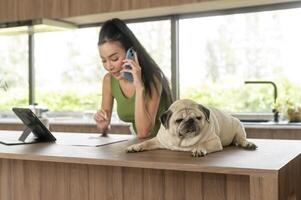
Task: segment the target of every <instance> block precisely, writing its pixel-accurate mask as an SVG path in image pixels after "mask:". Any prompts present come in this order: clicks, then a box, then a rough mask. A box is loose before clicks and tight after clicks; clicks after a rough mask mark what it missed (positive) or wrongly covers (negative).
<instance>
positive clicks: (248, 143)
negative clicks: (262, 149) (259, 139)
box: [244, 141, 257, 150]
mask: <svg viewBox="0 0 301 200" xmlns="http://www.w3.org/2000/svg"><path fill="white" fill-rule="evenodd" d="M244 148H245V149H248V150H255V149H257V146H256V144H254V143H253V142H249V141H248V142H247V143H246V145H245V146H244Z"/></svg>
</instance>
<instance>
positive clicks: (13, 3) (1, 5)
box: [0, 0, 18, 23]
mask: <svg viewBox="0 0 301 200" xmlns="http://www.w3.org/2000/svg"><path fill="white" fill-rule="evenodd" d="M17 20H18V0H9V1H8V0H0V23H1V22H7V21H17Z"/></svg>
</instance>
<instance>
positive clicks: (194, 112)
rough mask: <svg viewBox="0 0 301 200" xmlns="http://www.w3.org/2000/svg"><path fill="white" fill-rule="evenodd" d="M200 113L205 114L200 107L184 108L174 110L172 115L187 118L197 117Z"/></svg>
mask: <svg viewBox="0 0 301 200" xmlns="http://www.w3.org/2000/svg"><path fill="white" fill-rule="evenodd" d="M198 115H203V113H202V112H201V111H200V109H198V108H188V107H187V108H182V109H180V110H176V111H174V114H173V115H172V117H174V118H186V117H196V116H198Z"/></svg>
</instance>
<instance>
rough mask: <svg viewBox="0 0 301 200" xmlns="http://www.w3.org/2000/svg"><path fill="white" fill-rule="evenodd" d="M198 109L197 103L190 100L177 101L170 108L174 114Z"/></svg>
mask: <svg viewBox="0 0 301 200" xmlns="http://www.w3.org/2000/svg"><path fill="white" fill-rule="evenodd" d="M185 108H186V109H187V108H190V109H196V110H198V109H199V108H198V104H197V103H196V102H195V101H192V100H189V99H181V100H177V101H175V102H174V103H173V104H172V105H171V106H170V107H169V110H170V111H172V112H176V111H181V110H183V109H185Z"/></svg>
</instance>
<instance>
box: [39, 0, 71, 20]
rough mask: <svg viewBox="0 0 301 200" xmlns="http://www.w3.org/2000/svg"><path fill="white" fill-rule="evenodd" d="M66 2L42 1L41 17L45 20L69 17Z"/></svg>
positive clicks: (67, 3)
mask: <svg viewBox="0 0 301 200" xmlns="http://www.w3.org/2000/svg"><path fill="white" fill-rule="evenodd" d="M69 10H70V9H69V1H68V0H44V5H43V16H44V17H45V18H54V19H58V18H64V17H68V16H69Z"/></svg>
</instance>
